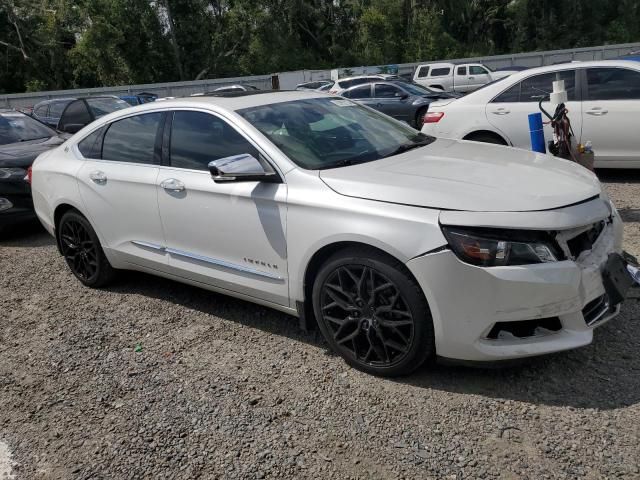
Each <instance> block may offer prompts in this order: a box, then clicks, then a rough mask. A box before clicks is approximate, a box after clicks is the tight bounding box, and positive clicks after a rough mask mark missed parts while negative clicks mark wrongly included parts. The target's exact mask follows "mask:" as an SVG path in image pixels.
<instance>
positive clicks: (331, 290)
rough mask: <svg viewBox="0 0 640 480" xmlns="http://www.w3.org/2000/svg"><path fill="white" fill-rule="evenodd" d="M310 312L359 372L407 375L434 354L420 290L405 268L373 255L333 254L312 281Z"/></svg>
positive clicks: (359, 251) (360, 251)
mask: <svg viewBox="0 0 640 480" xmlns="http://www.w3.org/2000/svg"><path fill="white" fill-rule="evenodd" d="M313 307H314V313H315V316H316V319H317V321H318V326H319V328H320V330H321V331H322V334H323V335H324V337H325V338H326V340H327V342H328V343H329V345H330V346H331V348H332V349H333V350H334V351H335V352H336V353H338V354H339V355H341V356H342V357H343V358H344V360H345V361H346V362H347V363H348V364H349V365H351V366H353V367H355V368H357V369H359V370H362V371H364V372H367V373H371V374H374V375H381V376H397V375H406V374H409V373H411V372H412V371H413V370H415V369H416V368H418V367H419V366H420V365H422V364H423V363H424V361H425V360H426V359H427V358H428V357H431V356H433V355H434V354H435V346H434V337H433V322H432V320H431V314H430V312H429V307H428V305H427V302H426V300H425V298H424V295H423V293H422V290H421V289H420V287H419V285H418V284H417V282H416V281H415V280H414V279H413V277H412V276H411V275H410V273H409V272H408V271H406V268H405V267H404V265H402V264H401V263H400V262H398V261H396V260H394V259H392V258H390V257H387V256H386V255H384V254H382V253H380V252H378V251H375V250H368V249H349V250H344V251H342V252H338V253H337V254H335V255H333V256H332V257H331V258H330V259H329V260H328V261H327V262H326V263H325V264H324V265H323V266H322V268H321V269H320V271H319V272H318V275H317V276H316V280H315V282H314V286H313Z"/></svg>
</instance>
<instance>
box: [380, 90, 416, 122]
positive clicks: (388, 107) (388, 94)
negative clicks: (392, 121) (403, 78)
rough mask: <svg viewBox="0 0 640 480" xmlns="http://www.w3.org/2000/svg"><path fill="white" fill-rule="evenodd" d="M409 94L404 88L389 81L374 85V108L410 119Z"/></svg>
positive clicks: (406, 119) (404, 119)
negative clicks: (407, 100)
mask: <svg viewBox="0 0 640 480" xmlns="http://www.w3.org/2000/svg"><path fill="white" fill-rule="evenodd" d="M408 97H409V95H408V94H407V93H406V92H405V91H404V90H402V89H400V88H398V87H396V86H395V85H391V84H389V83H376V84H374V85H373V98H372V101H373V102H374V105H372V106H373V108H375V109H376V110H379V111H381V112H382V113H386V114H387V115H389V116H391V117H393V118H396V119H398V120H402V121H405V122H406V121H408V120H409V108H408V105H407V102H406V99H407V98H408Z"/></svg>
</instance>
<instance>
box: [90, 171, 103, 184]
mask: <svg viewBox="0 0 640 480" xmlns="http://www.w3.org/2000/svg"><path fill="white" fill-rule="evenodd" d="M89 178H90V179H91V180H92V181H93V183H97V184H98V185H104V184H105V183H107V174H106V173H104V172H101V171H100V170H95V171H93V172H91V173H90V174H89Z"/></svg>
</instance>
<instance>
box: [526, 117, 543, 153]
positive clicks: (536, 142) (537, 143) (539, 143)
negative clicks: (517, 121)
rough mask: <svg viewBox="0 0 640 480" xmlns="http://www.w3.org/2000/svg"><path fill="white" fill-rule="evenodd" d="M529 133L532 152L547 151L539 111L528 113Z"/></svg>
mask: <svg viewBox="0 0 640 480" xmlns="http://www.w3.org/2000/svg"><path fill="white" fill-rule="evenodd" d="M529 135H530V136H531V150H533V151H534V152H540V153H547V148H546V146H545V144H544V130H543V126H542V114H541V113H530V114H529Z"/></svg>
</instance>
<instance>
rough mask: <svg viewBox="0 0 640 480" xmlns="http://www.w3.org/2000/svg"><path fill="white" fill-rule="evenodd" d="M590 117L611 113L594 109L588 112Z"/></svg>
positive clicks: (602, 109) (598, 108) (597, 108)
mask: <svg viewBox="0 0 640 480" xmlns="http://www.w3.org/2000/svg"><path fill="white" fill-rule="evenodd" d="M587 113H588V114H589V115H595V116H596V117H600V116H602V115H606V114H607V113H609V110H605V109H604V108H602V107H593V108H592V109H591V110H587Z"/></svg>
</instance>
